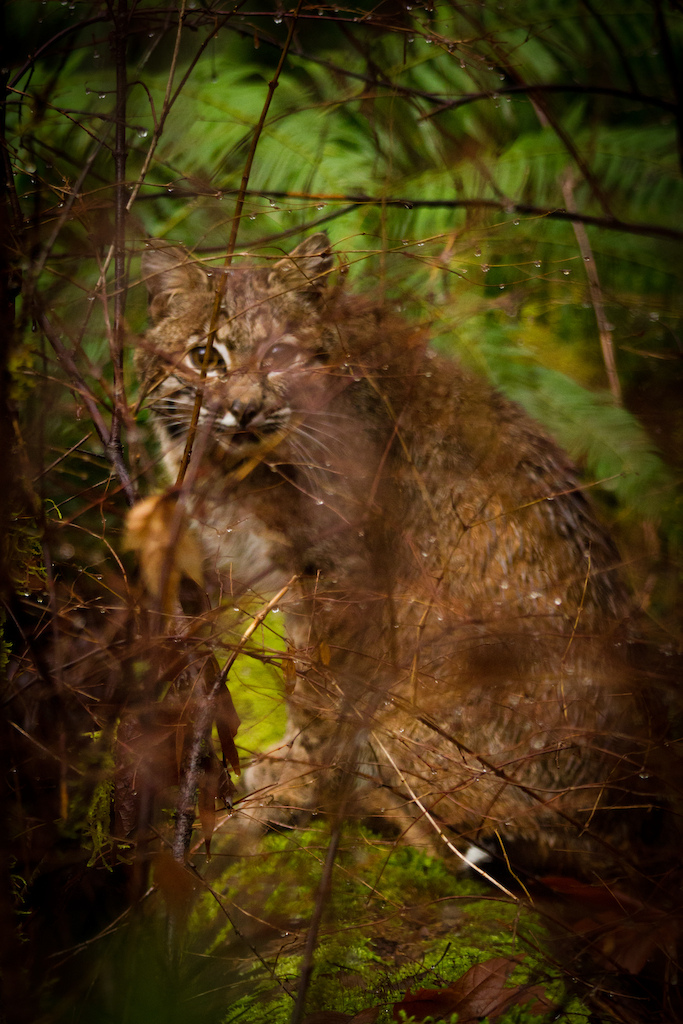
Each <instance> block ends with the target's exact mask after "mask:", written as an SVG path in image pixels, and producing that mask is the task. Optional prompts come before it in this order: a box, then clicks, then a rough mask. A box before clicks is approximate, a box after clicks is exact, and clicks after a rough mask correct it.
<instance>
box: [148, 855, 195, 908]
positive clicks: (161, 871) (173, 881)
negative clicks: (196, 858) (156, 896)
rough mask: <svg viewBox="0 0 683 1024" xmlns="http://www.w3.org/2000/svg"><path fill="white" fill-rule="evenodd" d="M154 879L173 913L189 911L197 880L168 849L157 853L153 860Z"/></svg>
mask: <svg viewBox="0 0 683 1024" xmlns="http://www.w3.org/2000/svg"><path fill="white" fill-rule="evenodd" d="M152 865H153V868H154V881H155V883H156V885H157V888H158V889H159V892H160V893H161V895H162V896H163V897H164V900H165V901H166V905H167V906H168V908H169V910H170V911H171V913H173V914H174V915H176V916H182V915H184V914H186V913H187V911H188V910H189V908H190V903H191V901H192V894H193V893H194V889H195V881H194V878H193V877H192V875H191V874H190V871H189V870H188V868H186V867H185V866H184V865H183V864H179V863H178V861H177V860H175V859H174V858H173V857H172V856H171V854H170V853H169V852H168V850H162V851H161V852H160V853H157V854H156V856H155V857H154V860H153V861H152Z"/></svg>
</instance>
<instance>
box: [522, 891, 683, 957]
mask: <svg viewBox="0 0 683 1024" xmlns="http://www.w3.org/2000/svg"><path fill="white" fill-rule="evenodd" d="M541 881H542V882H543V884H544V885H545V886H546V887H547V888H548V889H551V890H552V892H554V893H557V894H558V895H560V896H562V897H567V898H568V900H569V901H570V903H569V907H568V912H567V913H563V914H562V919H563V921H564V923H565V924H566V925H567V927H568V928H570V929H571V930H572V931H573V932H576V934H577V935H581V936H582V937H583V938H585V939H587V940H588V942H590V944H591V947H592V949H593V952H594V953H597V954H601V955H602V957H604V959H605V963H604V966H605V967H606V968H607V969H608V970H612V971H616V970H619V969H621V970H623V971H628V973H629V974H640V972H641V971H642V970H643V968H644V967H645V964H646V963H647V962H648V960H650V959H651V958H652V957H653V956H654V955H655V954H656V953H657V952H658V951H659V952H662V953H663V954H664V955H665V956H668V957H672V958H673V956H674V955H675V946H676V940H677V938H678V934H679V931H680V928H679V925H678V922H677V921H676V920H675V918H674V917H673V916H672V915H670V914H667V913H666V911H664V910H660V909H659V908H658V907H652V906H648V904H646V903H643V902H642V901H641V900H639V899H637V898H635V897H633V896H629V895H628V894H627V893H624V892H621V890H619V889H616V888H612V889H608V888H607V887H606V886H598V885H589V884H588V883H587V882H580V881H578V880H577V879H574V878H564V877H558V876H554V875H553V876H547V877H545V878H542V879H541Z"/></svg>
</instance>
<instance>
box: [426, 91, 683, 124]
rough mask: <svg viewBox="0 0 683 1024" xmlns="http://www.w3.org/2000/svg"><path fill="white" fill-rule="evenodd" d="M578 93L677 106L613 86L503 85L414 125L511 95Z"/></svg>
mask: <svg viewBox="0 0 683 1024" xmlns="http://www.w3.org/2000/svg"><path fill="white" fill-rule="evenodd" d="M538 92H544V93H553V92H559V93H565V92H568V93H578V94H580V95H582V96H586V95H588V96H592V95H595V96H615V97H617V98H618V99H624V100H632V101H633V102H634V103H646V104H648V105H650V106H653V107H659V108H660V109H661V110H666V111H669V112H672V113H675V112H676V111H677V110H678V104H677V103H671V102H670V101H669V100H663V99H661V98H660V97H659V96H646V95H644V94H643V93H640V92H638V91H637V90H635V89H634V90H633V91H629V90H628V89H617V88H615V87H613V86H606V85H571V84H565V85H558V84H551V83H547V84H543V85H527V84H526V83H523V84H520V85H506V86H502V87H501V88H499V89H489V90H484V91H482V92H468V93H465V94H464V95H462V96H458V98H457V99H455V100H447V101H446V102H445V103H441V104H440V105H439V106H438V107H437V108H436V110H430V111H429V113H428V114H423V115H422V116H421V117H419V118H418V121H427V120H429V118H431V117H436V115H437V114H443V113H444V111H446V110H457V109H458V107H464V106H467V104H468V103H476V102H477V101H478V100H486V99H489V100H495V99H496V98H497V97H498V96H514V95H520V94H521V95H528V94H529V93H538ZM432 102H434V103H436V102H438V101H437V97H436V96H433V97H432Z"/></svg>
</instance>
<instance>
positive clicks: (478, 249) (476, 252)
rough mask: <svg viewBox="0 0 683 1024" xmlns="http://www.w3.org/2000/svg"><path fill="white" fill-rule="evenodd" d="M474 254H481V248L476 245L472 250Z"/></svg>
mask: <svg viewBox="0 0 683 1024" xmlns="http://www.w3.org/2000/svg"><path fill="white" fill-rule="evenodd" d="M474 255H475V256H481V249H480V248H479V246H477V248H476V249H475V250H474Z"/></svg>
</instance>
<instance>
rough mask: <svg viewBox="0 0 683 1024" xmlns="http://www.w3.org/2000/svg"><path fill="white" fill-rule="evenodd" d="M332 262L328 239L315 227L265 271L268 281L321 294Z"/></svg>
mask: <svg viewBox="0 0 683 1024" xmlns="http://www.w3.org/2000/svg"><path fill="white" fill-rule="evenodd" d="M333 266H334V254H333V252H332V249H331V247H330V240H329V238H328V237H327V234H326V233H325V232H324V231H318V232H317V234H315V235H311V236H310V238H305V239H304V240H303V242H301V243H300V244H299V245H297V247H296V249H292V251H291V252H290V253H289V255H288V256H285V258H284V259H282V260H278V262H277V263H276V264H275V266H274V267H273V269H272V270H271V272H270V274H269V275H268V283H269V284H273V285H276V286H277V285H278V284H279V285H283V286H284V287H287V288H295V289H298V290H304V291H307V292H310V293H312V294H318V295H320V294H322V292H323V291H324V290H325V288H326V287H327V284H328V282H329V279H330V271H331V270H332V268H333Z"/></svg>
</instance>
